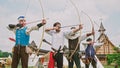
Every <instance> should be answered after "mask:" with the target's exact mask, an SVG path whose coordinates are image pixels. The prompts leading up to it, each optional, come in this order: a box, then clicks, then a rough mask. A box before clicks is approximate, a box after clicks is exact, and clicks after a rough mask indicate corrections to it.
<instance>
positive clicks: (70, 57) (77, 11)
mask: <svg viewBox="0 0 120 68" xmlns="http://www.w3.org/2000/svg"><path fill="white" fill-rule="evenodd" d="M70 2H71V4H72V5H73V6H74V8H75V9H76V13H77V15H78V20H79V22H80V24H82V23H81V19H80V14H79V10H78V8H77V7H76V5H75V4H74V3H73V1H72V0H70ZM81 34H82V31H81V30H80V37H79V39H78V43H77V46H76V48H75V50H74V51H73V52H72V53H71V55H70V56H69V57H68V59H70V60H71V59H72V56H73V55H74V53H75V52H76V51H77V48H78V47H79V44H80V43H81V41H80V40H81Z"/></svg>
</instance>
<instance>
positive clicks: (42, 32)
mask: <svg viewBox="0 0 120 68" xmlns="http://www.w3.org/2000/svg"><path fill="white" fill-rule="evenodd" d="M39 3H40V6H41V10H42V17H43V19H44V10H43V6H42V2H41V0H39ZM44 33H45V26H44V25H43V31H42V37H41V40H40V44H39V47H38V50H37V52H36V54H35V56H34V58H33V60H32V61H34V59H35V57H36V55H37V54H38V53H39V49H40V48H41V46H42V40H43V38H44Z"/></svg>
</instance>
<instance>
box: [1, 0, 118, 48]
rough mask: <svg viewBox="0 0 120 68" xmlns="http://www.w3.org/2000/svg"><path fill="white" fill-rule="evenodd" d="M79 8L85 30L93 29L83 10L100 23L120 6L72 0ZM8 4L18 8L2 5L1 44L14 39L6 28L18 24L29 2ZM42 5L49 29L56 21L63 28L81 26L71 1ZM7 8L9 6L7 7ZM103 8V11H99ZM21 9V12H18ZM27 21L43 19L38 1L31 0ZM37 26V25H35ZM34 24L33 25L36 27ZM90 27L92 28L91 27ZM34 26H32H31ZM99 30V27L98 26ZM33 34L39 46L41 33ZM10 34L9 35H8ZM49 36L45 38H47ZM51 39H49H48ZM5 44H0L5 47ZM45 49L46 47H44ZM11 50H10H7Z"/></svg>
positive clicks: (47, 1) (45, 0) (50, 0)
mask: <svg viewBox="0 0 120 68" xmlns="http://www.w3.org/2000/svg"><path fill="white" fill-rule="evenodd" d="M72 1H73V2H74V3H75V5H76V6H77V8H78V9H79V13H80V16H81V21H82V22H83V23H84V25H85V29H88V28H91V25H90V23H89V22H90V21H89V19H88V17H86V16H85V15H84V14H81V10H82V11H84V12H86V13H87V14H88V15H89V16H90V17H91V18H92V19H93V20H95V21H96V22H97V23H98V22H99V19H100V17H102V18H103V19H104V20H108V18H109V15H108V14H105V13H104V12H103V11H105V12H106V13H107V12H109V11H110V12H114V11H118V10H119V9H117V7H118V6H119V4H118V3H120V2H119V0H114V1H113V0H109V1H108V0H97V1H96V0H72ZM7 3H8V4H13V3H15V5H16V6H14V8H12V7H11V6H13V5H9V6H8V7H3V5H1V4H0V10H1V11H0V12H1V15H0V16H1V19H0V22H1V23H0V24H1V25H0V27H1V28H0V31H1V33H0V37H2V38H4V39H0V42H5V41H6V39H7V38H8V37H9V36H11V37H14V35H13V33H11V32H9V31H8V30H7V29H6V26H7V25H8V24H10V23H14V24H15V23H17V17H18V16H19V15H24V14H25V10H26V7H27V4H28V0H13V1H12V0H8V2H7ZM42 5H43V8H44V13H45V17H47V18H49V20H48V23H47V25H46V26H47V27H50V26H52V24H53V23H54V22H56V21H59V22H61V23H62V25H63V26H65V25H73V24H79V21H78V15H77V13H76V9H75V8H74V6H73V5H72V4H71V3H70V1H69V0H42ZM5 6H7V5H5ZM99 8H101V10H102V11H101V10H100V9H99ZM18 9H19V10H18ZM26 18H27V21H34V20H38V19H41V18H42V12H41V6H40V5H39V1H38V0H34V1H32V0H30V5H29V8H28V11H27V14H26ZM35 24H37V23H35ZM35 24H33V25H35ZM89 25H90V26H89ZM29 26H32V25H29ZM97 28H98V26H97ZM41 30H42V29H40V31H38V32H33V33H32V34H31V40H35V41H36V43H37V44H39V42H40V41H39V40H40V38H38V37H40V36H41V32H42V31H41ZM88 30H91V29H88ZM8 33H9V34H8ZM47 37H48V36H45V38H47ZM48 39H49V38H48ZM3 44H4V43H2V44H0V45H3ZM9 44H10V45H13V43H10V42H9V41H8V42H7V43H5V46H8V45H9ZM1 48H3V46H0V49H1ZM11 48H12V47H11ZM43 48H44V47H43ZM6 50H10V49H6Z"/></svg>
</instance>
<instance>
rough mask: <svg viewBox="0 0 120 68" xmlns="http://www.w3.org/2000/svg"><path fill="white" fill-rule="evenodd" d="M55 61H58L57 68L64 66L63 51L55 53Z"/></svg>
mask: <svg viewBox="0 0 120 68" xmlns="http://www.w3.org/2000/svg"><path fill="white" fill-rule="evenodd" d="M55 62H57V68H63V53H59V52H58V53H56V54H55Z"/></svg>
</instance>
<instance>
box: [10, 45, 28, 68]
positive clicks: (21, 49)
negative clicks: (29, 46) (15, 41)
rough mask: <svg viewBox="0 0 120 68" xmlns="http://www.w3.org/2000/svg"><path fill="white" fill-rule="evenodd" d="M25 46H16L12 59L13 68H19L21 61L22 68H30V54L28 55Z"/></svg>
mask: <svg viewBox="0 0 120 68" xmlns="http://www.w3.org/2000/svg"><path fill="white" fill-rule="evenodd" d="M25 50H26V47H25V46H15V47H14V51H13V57H12V66H11V68H17V67H18V64H19V61H20V59H21V63H22V68H28V56H29V55H28V54H27V53H26V51H25Z"/></svg>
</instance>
